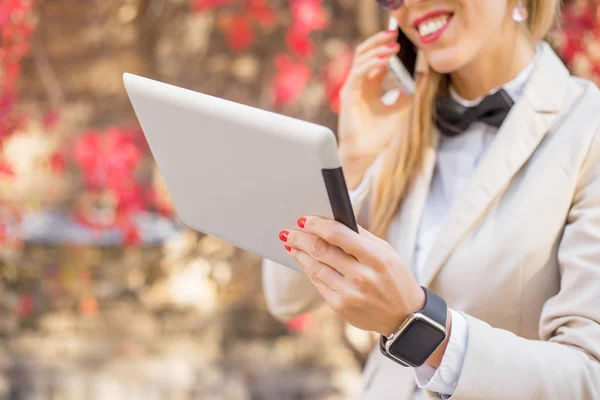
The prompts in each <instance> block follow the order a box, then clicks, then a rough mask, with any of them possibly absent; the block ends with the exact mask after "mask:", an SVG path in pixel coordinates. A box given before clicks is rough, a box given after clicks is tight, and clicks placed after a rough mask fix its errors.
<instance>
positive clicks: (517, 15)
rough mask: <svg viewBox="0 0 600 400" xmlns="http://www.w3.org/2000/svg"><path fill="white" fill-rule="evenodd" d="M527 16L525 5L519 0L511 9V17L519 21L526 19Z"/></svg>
mask: <svg viewBox="0 0 600 400" xmlns="http://www.w3.org/2000/svg"><path fill="white" fill-rule="evenodd" d="M527 17H528V15H527V7H525V6H524V5H523V2H522V0H519V3H518V4H517V5H516V7H515V8H513V10H512V19H514V20H515V22H518V23H521V22H523V21H526V20H527Z"/></svg>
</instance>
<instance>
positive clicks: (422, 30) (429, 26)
mask: <svg viewBox="0 0 600 400" xmlns="http://www.w3.org/2000/svg"><path fill="white" fill-rule="evenodd" d="M448 18H449V17H448V15H444V16H441V17H437V18H433V19H430V20H427V21H425V22H422V23H420V24H419V27H418V28H419V35H421V36H429V35H431V34H432V33H435V32H437V31H438V30H440V29H442V27H443V26H444V25H446V23H447V22H448Z"/></svg>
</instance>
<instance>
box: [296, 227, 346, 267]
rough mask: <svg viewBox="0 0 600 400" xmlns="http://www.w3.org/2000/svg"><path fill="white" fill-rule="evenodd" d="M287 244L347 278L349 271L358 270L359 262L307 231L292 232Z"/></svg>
mask: <svg viewBox="0 0 600 400" xmlns="http://www.w3.org/2000/svg"><path fill="white" fill-rule="evenodd" d="M286 244H287V245H288V246H290V247H292V248H295V249H298V250H301V251H303V252H305V253H307V254H308V255H310V256H311V257H312V258H314V259H315V260H317V261H320V262H322V263H323V264H326V265H328V266H330V267H331V268H333V269H335V270H336V271H337V272H339V273H340V274H342V275H343V276H347V274H348V272H349V271H351V270H352V269H356V268H354V267H355V266H356V264H357V261H356V259H355V258H354V257H352V256H351V255H349V254H348V253H346V252H344V251H343V250H342V249H340V248H339V247H337V246H334V245H332V244H331V243H329V242H326V241H325V240H323V239H322V238H320V237H318V236H315V235H312V234H310V233H308V232H306V231H302V230H293V231H290V233H289V234H288V237H287V242H286Z"/></svg>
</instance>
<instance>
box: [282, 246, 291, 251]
mask: <svg viewBox="0 0 600 400" xmlns="http://www.w3.org/2000/svg"><path fill="white" fill-rule="evenodd" d="M284 247H285V249H286V250H287V251H292V248H291V247H290V246H284Z"/></svg>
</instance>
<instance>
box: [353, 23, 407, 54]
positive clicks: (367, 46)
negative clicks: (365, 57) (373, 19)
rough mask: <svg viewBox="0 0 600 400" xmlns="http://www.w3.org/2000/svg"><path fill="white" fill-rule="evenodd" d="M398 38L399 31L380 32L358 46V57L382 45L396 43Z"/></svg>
mask: <svg viewBox="0 0 600 400" xmlns="http://www.w3.org/2000/svg"><path fill="white" fill-rule="evenodd" d="M397 37H398V30H397V29H392V30H387V31H381V32H378V33H376V34H375V35H373V36H371V37H369V38H368V39H366V40H365V41H363V42H362V43H361V44H359V45H358V46H356V52H355V53H356V56H359V55H361V54H364V53H366V52H367V51H369V50H371V49H372V48H374V47H377V46H380V45H382V44H385V43H392V42H395V41H396V38H397Z"/></svg>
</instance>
